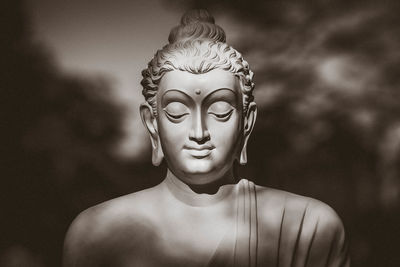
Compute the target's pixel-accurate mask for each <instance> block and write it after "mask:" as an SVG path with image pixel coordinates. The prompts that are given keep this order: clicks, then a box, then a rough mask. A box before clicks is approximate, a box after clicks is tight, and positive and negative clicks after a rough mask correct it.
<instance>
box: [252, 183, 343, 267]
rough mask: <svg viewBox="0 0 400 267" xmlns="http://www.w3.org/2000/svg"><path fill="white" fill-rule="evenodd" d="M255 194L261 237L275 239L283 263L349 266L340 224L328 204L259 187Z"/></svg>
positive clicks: (340, 221) (336, 215) (338, 218)
mask: <svg viewBox="0 0 400 267" xmlns="http://www.w3.org/2000/svg"><path fill="white" fill-rule="evenodd" d="M256 195H257V215H258V225H259V226H260V227H259V230H260V233H261V236H265V237H267V236H268V239H269V240H271V239H273V240H276V246H277V247H280V250H279V251H280V253H281V255H280V256H279V257H281V261H282V262H286V261H288V264H289V265H290V261H291V260H294V261H296V262H297V261H304V260H307V262H308V263H309V265H307V266H348V264H349V260H348V255H347V242H346V237H345V230H344V227H343V223H342V220H341V219H340V217H339V216H338V214H337V213H336V212H335V211H334V210H333V209H332V208H331V207H330V206H329V205H327V204H325V203H323V202H322V201H319V200H316V199H313V198H310V197H304V196H300V195H297V194H293V193H289V192H286V191H282V190H277V189H272V188H268V187H262V186H256ZM261 242H262V241H261ZM295 254H297V255H296V256H293V255H295ZM288 255H291V256H290V257H289V256H288ZM292 257H293V259H292Z"/></svg>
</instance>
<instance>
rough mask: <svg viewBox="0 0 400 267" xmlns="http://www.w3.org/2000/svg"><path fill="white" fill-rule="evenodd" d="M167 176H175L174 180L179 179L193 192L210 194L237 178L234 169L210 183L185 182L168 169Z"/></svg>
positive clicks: (234, 181)
mask: <svg viewBox="0 0 400 267" xmlns="http://www.w3.org/2000/svg"><path fill="white" fill-rule="evenodd" d="M167 176H169V177H171V178H173V179H174V180H175V179H176V180H178V182H180V183H181V184H182V185H181V186H182V187H184V188H185V189H186V190H190V191H192V192H193V193H197V194H208V195H214V194H216V193H217V192H218V190H219V189H220V188H221V186H223V185H228V184H235V183H236V179H235V178H234V174H233V171H232V170H230V171H228V172H226V173H225V174H224V175H223V176H222V177H220V178H218V179H215V180H213V181H211V182H209V183H205V184H190V183H187V182H185V181H184V180H183V179H180V178H178V177H177V176H176V175H175V174H174V173H173V172H172V171H170V170H169V169H168V173H167Z"/></svg>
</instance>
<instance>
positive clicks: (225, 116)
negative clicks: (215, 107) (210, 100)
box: [208, 109, 233, 119]
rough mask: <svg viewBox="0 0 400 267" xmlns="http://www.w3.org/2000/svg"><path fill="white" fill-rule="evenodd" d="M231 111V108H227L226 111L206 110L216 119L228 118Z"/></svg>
mask: <svg viewBox="0 0 400 267" xmlns="http://www.w3.org/2000/svg"><path fill="white" fill-rule="evenodd" d="M232 112H233V109H231V110H229V111H228V112H224V113H216V112H212V111H210V112H208V114H211V115H213V116H215V117H216V118H218V119H226V118H228V117H229V116H230V115H231V114H232Z"/></svg>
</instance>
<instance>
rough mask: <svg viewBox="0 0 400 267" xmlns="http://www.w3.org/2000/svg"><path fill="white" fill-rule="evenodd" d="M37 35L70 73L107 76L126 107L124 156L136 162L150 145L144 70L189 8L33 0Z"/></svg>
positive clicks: (139, 1)
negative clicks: (143, 107) (144, 118)
mask: <svg viewBox="0 0 400 267" xmlns="http://www.w3.org/2000/svg"><path fill="white" fill-rule="evenodd" d="M28 8H29V11H30V12H31V15H32V24H33V33H34V37H35V39H36V40H37V41H39V42H42V43H44V44H45V45H46V46H47V47H48V48H49V49H50V51H51V53H52V54H53V55H54V57H55V59H56V62H57V63H58V64H59V66H61V69H62V70H63V71H64V72H67V73H72V74H79V75H82V74H83V75H88V76H89V77H90V76H97V75H101V76H105V77H106V78H108V79H109V80H110V81H111V86H112V90H113V93H114V94H113V95H114V96H115V100H116V101H117V102H118V103H119V104H121V105H122V106H123V107H124V109H126V117H125V124H124V130H125V132H126V136H125V138H124V140H122V142H121V144H120V146H119V148H118V153H119V154H120V155H121V156H123V157H133V158H136V157H138V156H140V155H141V152H142V151H143V149H144V148H145V146H146V145H147V143H146V142H143V139H144V138H146V137H145V136H146V132H145V129H144V127H142V123H141V121H140V117H139V114H138V110H139V105H140V103H142V102H143V101H144V99H143V96H142V95H141V90H142V87H141V85H140V80H141V74H140V73H141V70H142V69H144V68H145V67H146V65H147V62H148V61H149V60H150V59H151V58H152V57H153V55H154V53H155V52H156V50H157V49H160V48H161V47H162V46H163V45H165V44H166V43H167V39H168V34H169V31H170V29H171V28H172V27H173V26H175V25H177V24H178V22H179V19H180V16H181V14H182V13H183V10H179V9H176V8H171V7H167V6H166V4H165V3H163V2H162V1H159V0H134V1H132V0H131V1H129V0H119V1H105V0H100V1H99V0H96V1H91V0H69V1H62V0H29V1H28Z"/></svg>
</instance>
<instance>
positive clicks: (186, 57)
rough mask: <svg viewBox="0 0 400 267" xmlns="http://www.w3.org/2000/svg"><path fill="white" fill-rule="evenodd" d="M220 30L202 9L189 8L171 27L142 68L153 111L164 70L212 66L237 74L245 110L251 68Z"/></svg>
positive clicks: (193, 70)
mask: <svg viewBox="0 0 400 267" xmlns="http://www.w3.org/2000/svg"><path fill="white" fill-rule="evenodd" d="M225 40H226V36H225V32H224V30H223V29H222V28H221V27H220V26H218V25H216V24H215V23H214V18H213V17H212V16H211V15H210V14H209V13H208V12H207V11H206V10H191V11H189V12H186V13H185V14H184V15H183V16H182V19H181V24H180V25H178V26H176V27H175V28H173V29H172V30H171V33H170V35H169V37H168V41H169V44H167V45H165V46H164V47H163V48H162V49H160V50H158V51H157V53H156V54H155V55H154V58H153V59H152V60H151V61H150V62H149V64H148V67H147V69H144V70H143V71H142V76H143V79H142V81H141V84H142V86H143V91H142V93H143V95H144V97H145V99H146V101H147V102H148V103H149V104H150V105H151V107H152V110H153V114H154V115H155V116H156V115H157V103H156V94H157V91H158V85H159V83H160V81H161V78H162V77H163V76H164V74H165V73H166V72H168V71H173V70H181V71H187V72H190V73H193V74H202V73H207V72H209V71H211V70H214V69H221V70H225V71H229V72H231V73H232V74H233V75H235V76H236V77H238V78H239V80H240V83H241V89H242V93H243V112H244V113H245V112H247V108H248V106H249V103H251V102H252V101H253V99H254V97H253V94H252V92H253V89H254V82H253V72H252V71H251V70H250V69H249V64H248V63H247V61H246V60H244V59H243V57H242V55H241V54H240V53H239V52H238V51H236V50H235V49H234V48H232V47H231V46H229V45H227V44H226V43H225Z"/></svg>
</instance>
